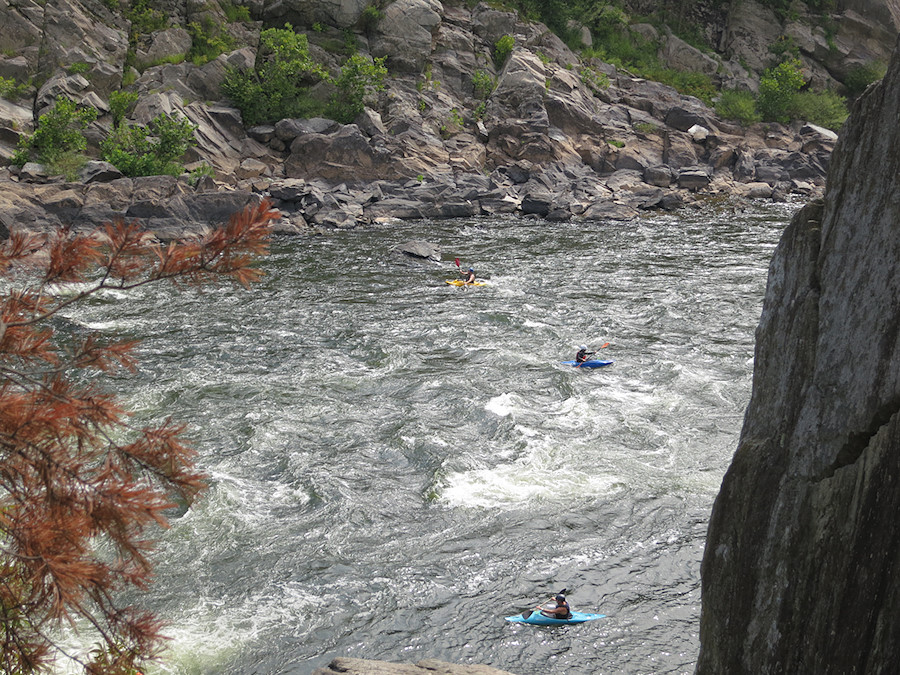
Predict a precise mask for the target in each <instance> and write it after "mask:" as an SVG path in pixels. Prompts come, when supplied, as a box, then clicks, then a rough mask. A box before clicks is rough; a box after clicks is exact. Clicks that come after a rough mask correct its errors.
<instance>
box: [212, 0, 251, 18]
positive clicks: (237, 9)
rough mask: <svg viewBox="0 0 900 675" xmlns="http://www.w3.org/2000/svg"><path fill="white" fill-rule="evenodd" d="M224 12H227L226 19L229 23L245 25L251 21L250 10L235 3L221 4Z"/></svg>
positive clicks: (225, 0)
mask: <svg viewBox="0 0 900 675" xmlns="http://www.w3.org/2000/svg"><path fill="white" fill-rule="evenodd" d="M219 6H220V7H221V8H222V11H223V12H225V18H227V19H228V23H244V22H247V21H250V10H249V9H248V8H247V7H245V6H243V5H236V4H235V3H234V2H230V1H229V0H224V1H223V2H221V3H219Z"/></svg>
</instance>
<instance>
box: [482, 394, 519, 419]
mask: <svg viewBox="0 0 900 675" xmlns="http://www.w3.org/2000/svg"><path fill="white" fill-rule="evenodd" d="M516 399H517V397H516V396H514V395H513V394H501V395H500V396H495V397H494V398H492V399H491V400H489V401H488V402H487V403H486V404H485V406H484V409H485V410H486V411H488V412H489V413H494V414H495V415H496V416H497V417H507V416H508V415H510V414H512V412H513V410H515V409H516V408H517V405H516Z"/></svg>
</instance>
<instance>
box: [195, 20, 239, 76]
mask: <svg viewBox="0 0 900 675" xmlns="http://www.w3.org/2000/svg"><path fill="white" fill-rule="evenodd" d="M187 30H188V33H189V34H190V36H191V48H190V50H189V51H188V53H187V58H188V59H190V60H191V61H192V62H193V63H194V65H198V66H202V65H203V64H204V63H207V62H209V61H212V60H213V59H214V58H216V57H217V56H218V55H219V54H224V53H225V52H228V51H231V50H232V49H234V46H235V40H234V38H233V37H232V36H231V34H230V33H228V31H226V30H224V27H223V26H222V25H220V24H217V23H216V22H214V21H213V20H212V19H210V18H209V17H204V18H203V21H202V23H197V22H196V21H191V22H190V23H189V24H188V25H187Z"/></svg>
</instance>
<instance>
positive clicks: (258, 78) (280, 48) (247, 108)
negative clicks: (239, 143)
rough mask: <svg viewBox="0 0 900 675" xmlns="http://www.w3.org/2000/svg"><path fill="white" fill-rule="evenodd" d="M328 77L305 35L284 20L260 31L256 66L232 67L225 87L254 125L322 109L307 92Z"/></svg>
mask: <svg viewBox="0 0 900 675" xmlns="http://www.w3.org/2000/svg"><path fill="white" fill-rule="evenodd" d="M348 77H349V75H348ZM329 79H330V78H329V76H328V73H327V72H326V71H325V69H324V68H323V67H322V66H321V65H319V64H318V63H316V62H315V61H313V60H312V58H311V57H310V55H309V43H308V42H307V38H306V35H303V34H299V33H295V32H294V30H293V28H292V27H291V25H290V24H285V27H284V28H268V29H266V30H264V31H263V32H262V33H261V34H260V50H259V53H258V54H257V56H256V67H255V68H254V69H253V70H252V71H243V70H236V69H231V70H229V71H228V72H227V73H226V76H225V81H224V82H223V84H222V91H223V92H224V93H225V95H226V96H228V97H229V98H230V99H231V100H232V101H233V102H234V104H235V105H236V106H237V107H238V109H240V111H241V115H242V116H243V119H244V124H246V125H247V126H254V125H257V124H263V123H265V122H277V121H278V120H280V119H283V118H285V117H308V116H310V115H309V113H311V112H320V111H321V104H319V103H318V102H315V101H311V100H310V99H309V96H308V95H307V92H308V90H309V87H310V86H311V85H313V84H315V83H317V82H321V81H323V80H325V81H327V80H329Z"/></svg>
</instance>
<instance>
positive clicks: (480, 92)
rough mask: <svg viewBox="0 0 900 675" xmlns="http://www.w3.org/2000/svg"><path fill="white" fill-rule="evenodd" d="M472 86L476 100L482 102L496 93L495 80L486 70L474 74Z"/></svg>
mask: <svg viewBox="0 0 900 675" xmlns="http://www.w3.org/2000/svg"><path fill="white" fill-rule="evenodd" d="M472 85H473V86H474V88H475V98H480V99H482V100H484V99H486V98H488V97H489V96H490V95H491V93H492V92H493V91H494V87H495V86H496V82H495V81H494V78H493V77H492V76H491V74H490V73H488V72H487V71H485V70H476V71H475V72H474V73H473V74H472Z"/></svg>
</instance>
